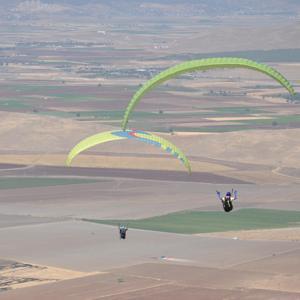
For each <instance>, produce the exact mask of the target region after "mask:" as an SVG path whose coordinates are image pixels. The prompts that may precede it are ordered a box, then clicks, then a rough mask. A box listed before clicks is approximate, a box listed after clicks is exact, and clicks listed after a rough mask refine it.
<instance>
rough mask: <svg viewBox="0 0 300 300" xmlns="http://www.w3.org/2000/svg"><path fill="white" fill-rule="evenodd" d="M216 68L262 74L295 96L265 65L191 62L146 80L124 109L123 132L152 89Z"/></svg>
mask: <svg viewBox="0 0 300 300" xmlns="http://www.w3.org/2000/svg"><path fill="white" fill-rule="evenodd" d="M216 68H246V69H252V70H255V71H258V72H261V73H264V74H266V75H267V76H269V77H271V78H273V79H274V80H276V81H277V82H278V83H279V84H281V85H282V86H283V87H284V88H286V89H287V90H288V92H289V93H290V94H291V95H295V91H294V89H293V87H292V85H291V84H290V82H289V81H288V80H287V79H286V78H285V77H284V76H283V75H282V74H280V73H279V72H278V71H276V70H275V69H273V68H271V67H269V66H267V65H265V64H261V63H257V62H255V61H253V60H249V59H244V58H235V57H217V58H207V59H200V60H191V61H187V62H184V63H181V64H178V65H175V66H174V67H171V68H168V69H166V70H165V71H163V72H161V73H159V74H157V75H156V76H154V77H153V78H151V79H150V80H148V81H147V82H146V83H145V84H144V85H143V86H142V87H141V88H140V89H138V90H137V92H136V93H135V94H134V95H133V97H132V98H131V100H130V102H129V104H128V106H127V108H126V111H125V114H124V117H123V122H122V128H123V130H125V129H126V127H127V123H128V120H129V116H130V114H131V113H132V111H133V110H134V108H135V106H136V105H137V104H138V103H139V101H140V100H141V98H142V97H143V96H144V95H145V94H146V93H147V92H149V91H150V90H151V89H153V88H154V87H156V86H157V85H159V84H161V83H163V82H165V81H167V80H169V79H171V78H173V77H175V76H177V75H180V74H183V73H187V72H193V71H201V70H202V71H205V70H209V69H216Z"/></svg>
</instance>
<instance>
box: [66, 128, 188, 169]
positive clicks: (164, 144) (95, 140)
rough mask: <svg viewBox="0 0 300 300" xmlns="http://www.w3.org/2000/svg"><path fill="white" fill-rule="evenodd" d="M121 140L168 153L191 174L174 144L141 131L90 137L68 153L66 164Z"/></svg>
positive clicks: (104, 133)
mask: <svg viewBox="0 0 300 300" xmlns="http://www.w3.org/2000/svg"><path fill="white" fill-rule="evenodd" d="M123 139H131V140H132V139H133V140H137V141H141V142H144V143H147V144H150V145H153V146H156V147H159V148H162V149H163V150H165V151H167V152H169V153H170V154H172V155H173V156H175V157H177V158H178V159H179V160H180V161H181V162H182V163H183V164H184V166H185V167H186V168H187V170H188V172H189V173H190V172H191V166H190V162H189V160H188V159H187V157H186V156H185V154H184V153H183V152H182V151H181V150H180V149H179V148H177V147H176V146H175V145H174V144H172V143H171V142H169V141H167V140H166V139H163V138H162V137H159V136H156V135H154V134H152V133H149V132H145V131H141V130H126V131H122V130H116V131H106V132H102V133H99V134H95V135H92V136H90V137H87V138H86V139H84V140H82V141H81V142H79V143H78V144H77V145H76V146H74V147H73V149H72V150H71V151H70V153H69V155H68V157H67V160H66V164H67V165H68V166H69V165H70V164H71V162H72V160H73V159H74V158H75V157H76V156H77V155H78V154H79V153H81V152H82V151H84V150H87V149H89V148H91V147H93V146H96V145H98V144H102V143H105V142H110V141H114V140H123Z"/></svg>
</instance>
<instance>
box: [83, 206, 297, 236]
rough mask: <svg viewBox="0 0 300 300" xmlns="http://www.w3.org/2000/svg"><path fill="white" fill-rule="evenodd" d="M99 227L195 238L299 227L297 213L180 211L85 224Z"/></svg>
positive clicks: (242, 210) (268, 210) (244, 210)
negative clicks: (138, 218)
mask: <svg viewBox="0 0 300 300" xmlns="http://www.w3.org/2000/svg"><path fill="white" fill-rule="evenodd" d="M84 221H89V222H95V223H100V224H109V225H118V224H120V223H122V224H127V225H128V226H129V227H131V228H137V229H144V230H153V231H163V232H173V233H184V234H195V233H205V232H221V231H231V230H250V229H268V228H285V227H296V226H300V211H283V210H271V209H254V208H251V209H250V208H247V209H240V210H236V211H233V212H231V213H225V212H223V211H184V212H177V213H171V214H168V215H163V216H158V217H153V218H147V219H140V220H87V219H84Z"/></svg>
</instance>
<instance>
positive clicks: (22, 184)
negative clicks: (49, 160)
mask: <svg viewBox="0 0 300 300" xmlns="http://www.w3.org/2000/svg"><path fill="white" fill-rule="evenodd" d="M94 182H99V180H93V179H77V178H41V177H4V178H0V189H2V190H4V189H21V188H30V187H42V186H55V185H66V184H80V183H94Z"/></svg>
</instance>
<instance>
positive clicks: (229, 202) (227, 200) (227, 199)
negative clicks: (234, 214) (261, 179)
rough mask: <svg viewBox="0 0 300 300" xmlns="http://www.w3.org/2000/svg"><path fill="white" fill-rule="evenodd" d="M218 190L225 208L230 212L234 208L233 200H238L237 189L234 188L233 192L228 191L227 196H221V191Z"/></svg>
mask: <svg viewBox="0 0 300 300" xmlns="http://www.w3.org/2000/svg"><path fill="white" fill-rule="evenodd" d="M216 192H217V196H218V198H219V199H220V200H221V201H222V204H223V209H224V211H226V212H230V211H232V210H233V201H235V200H237V191H234V190H233V189H232V191H231V192H227V193H226V195H225V196H223V197H222V196H221V193H220V192H219V191H216Z"/></svg>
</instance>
